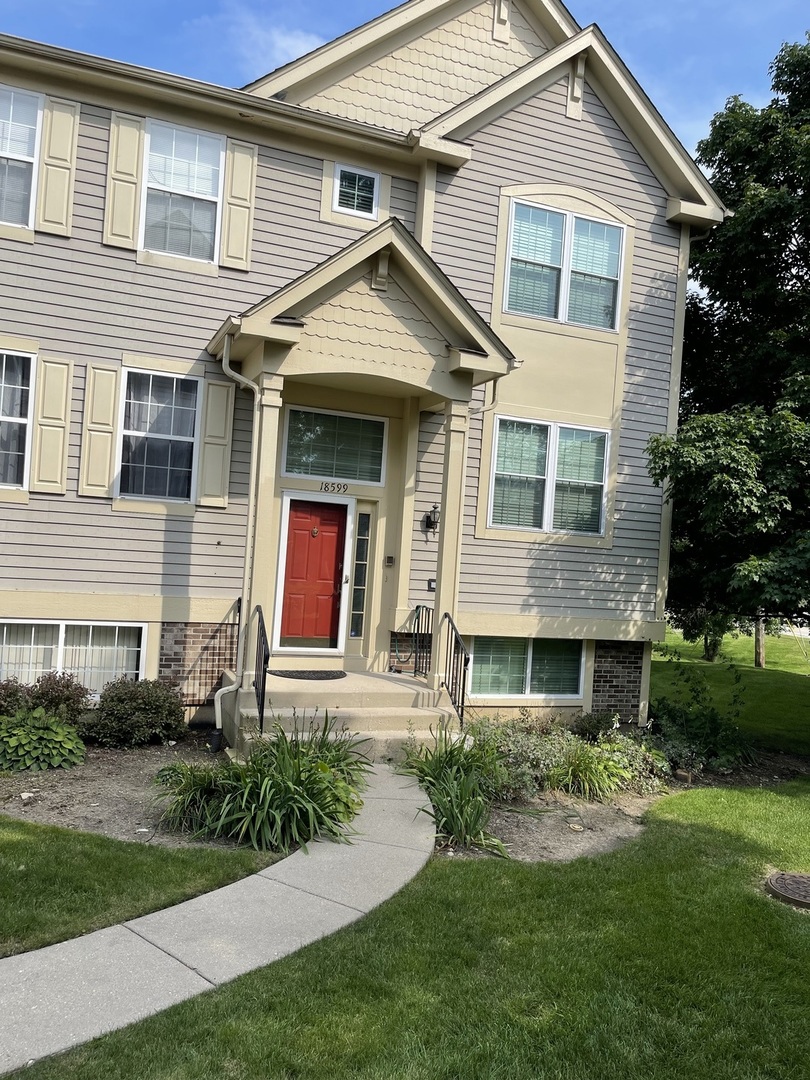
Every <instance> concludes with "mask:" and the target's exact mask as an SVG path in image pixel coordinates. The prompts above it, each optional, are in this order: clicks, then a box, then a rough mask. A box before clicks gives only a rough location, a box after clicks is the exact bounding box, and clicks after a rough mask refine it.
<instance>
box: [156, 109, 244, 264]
mask: <svg viewBox="0 0 810 1080" xmlns="http://www.w3.org/2000/svg"><path fill="white" fill-rule="evenodd" d="M224 166H225V140H224V139H223V138H221V137H220V136H218V135H208V134H206V133H205V132H202V131H193V130H190V129H188V128H182V127H175V126H172V125H170V124H162V123H159V122H158V121H156V120H152V121H150V122H149V125H148V130H147V139H146V168H145V170H144V172H145V176H146V183H145V184H144V198H145V206H144V213H143V215H142V217H143V235H142V237H141V246H142V247H143V248H145V249H146V250H147V251H157V252H163V253H165V254H169V255H181V256H185V257H186V258H189V259H199V260H202V261H204V262H213V261H214V254H215V252H216V250H217V244H218V241H219V228H220V211H221V203H222V181H223V175H224Z"/></svg>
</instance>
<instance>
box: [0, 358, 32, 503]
mask: <svg viewBox="0 0 810 1080" xmlns="http://www.w3.org/2000/svg"><path fill="white" fill-rule="evenodd" d="M32 365H33V358H32V357H31V356H20V355H17V354H16V353H3V352H0V487H19V488H21V487H25V483H26V472H27V463H28V446H29V434H28V433H29V430H30V426H31V404H32V395H31V368H32Z"/></svg>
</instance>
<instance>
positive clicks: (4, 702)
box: [0, 675, 31, 716]
mask: <svg viewBox="0 0 810 1080" xmlns="http://www.w3.org/2000/svg"><path fill="white" fill-rule="evenodd" d="M30 708H31V687H30V686H25V685H24V684H23V683H21V682H20V681H19V680H18V679H15V678H14V676H13V675H12V676H11V678H9V679H2V680H0V716H14V715H16V714H17V713H18V712H20V710H21V709H30Z"/></svg>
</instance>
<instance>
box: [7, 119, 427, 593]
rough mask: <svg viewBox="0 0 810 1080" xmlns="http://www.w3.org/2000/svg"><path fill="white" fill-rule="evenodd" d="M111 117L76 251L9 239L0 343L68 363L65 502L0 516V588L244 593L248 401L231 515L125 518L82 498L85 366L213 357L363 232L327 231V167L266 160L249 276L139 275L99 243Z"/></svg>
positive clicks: (91, 159) (279, 155) (82, 180)
mask: <svg viewBox="0 0 810 1080" xmlns="http://www.w3.org/2000/svg"><path fill="white" fill-rule="evenodd" d="M109 132H110V113H109V111H108V110H106V109H103V108H100V107H96V106H92V105H91V106H88V105H83V107H82V113H81V123H80V129H79V144H78V170H77V176H76V187H75V197H74V208H73V233H72V236H71V237H70V238H69V239H63V238H57V237H52V236H47V235H45V234H41V233H38V234H37V235H36V242H35V243H34V244H33V245H29V244H22V243H14V242H11V241H4V240H0V282H1V283H2V284H1V286H0V333H3V334H8V335H14V336H20V337H25V338H33V339H35V340H37V341H38V342H39V344H40V349H41V351H42V352H43V353H50V354H52V355H55V356H60V357H65V358H70V359H72V360H73V361H74V381H73V400H72V415H71V427H70V436H69V459H68V475H67V494H66V495H64V496H59V497H52V496H44V495H37V494H31V496H30V501H29V504H28V505H27V506H25V505H20V504H8V503H3V504H0V510H1V511H2V518H3V525H2V529H1V530H0V535H2V543H3V559H2V560H0V590H2V589H11V588H19V589H30V590H40V591H52V590H54V589H56V588H58V589H59V590H61V591H64V592H66V593H70V592H101V593H108V594H118V593H126V594H143V593H154V592H159V593H161V594H163V595H179V596H183V595H193V596H199V597H222V598H223V599H224V598H228V599H232V598H235V597H236V596H237V595H238V594H239V593H240V591H241V585H242V569H243V554H244V540H245V525H246V508H247V496H248V482H249V455H250V439H251V416H252V411H251V410H252V399H251V398H250V396H249V395H247V394H246V393H245V392H243V391H238V392H237V394H236V400H237V406H236V418H235V427H234V438H233V451H232V458H231V478H230V493H229V501H228V506H227V508H226V509H217V508H197V509H196V512H195V514H194V516H193V517H171V516H168V517H167V516H165V515H162V514H157V513H155V514H143V513H126V512H123V511H119V510H115V511H114V510H113V509H112V502H111V500H110V499H94V498H86V497H79V496H78V495H77V488H78V477H79V462H80V453H81V445H80V444H81V431H82V421H83V410H84V391H85V383H86V372H87V365H88V364H90V363H107V364H109V363H115V362H116V361H119V362H120V360H121V358H122V353H124V352H129V353H140V354H143V355H146V356H152V357H165V358H167V359H174V360H176V359H182V360H198V359H206V360H208V361H209V367H210V369H211V371H212V372H217V373H219V374H220V375H221V367H220V365H219V364H218V363H217V362H215V361H214V360H211V359H210V358H208V357H207V354H206V353H205V351H204V350H205V345H206V343H207V342H208V341H209V340H210V338H211V336H212V334H213V333H214V332H215V331H216V329H217V328H218V327H219V326H220V325H221V323H222V322H223V320H224V319H225V318H226V317H227V315H229V314H231V313H239V312H241V311H244V310H245V309H246V308H248V307H249V306H251V305H252V304H254V303H256V302H257V301H259V300H261V299H263V298H264V297H265V296H267V295H268V294H269V293H271V292H273V291H275V290H276V289H278V288H279V287H280V286H282V285H285V284H287V283H288V282H289V281H291V280H293V279H294V278H296V277H298V276H299V275H300V274H302V273H304V272H305V271H307V270H309V269H311V268H312V267H313V266H314V265H316V264H318V263H320V262H322V261H323V260H325V259H327V258H329V257H330V256H331V255H333V254H335V252H337V251H339V250H340V249H342V248H343V247H345V246H346V245H347V244H349V243H351V242H352V241H353V240H355V239H357V237H358V236H359V235H361V234H360V233H359V232H358V231H357V230H356V229H353V228H345V227H342V226H338V225H334V224H331V223H328V222H323V221H321V220H320V201H321V184H322V174H323V164H322V161H321V159H320V158H315V157H312V156H307V155H304V154H297V153H293V152H291V151H286V150H280V149H277V148H273V147H269V146H261V147H260V149H259V161H258V178H257V195H256V208H255V226H254V236H253V248H252V267H251V271H250V273H248V274H244V273H240V272H239V271H234V270H228V269H224V268H221V267H220V268H219V274H218V276H217V277H210V276H205V275H202V274H197V273H194V271H193V267H190V268H189V272H187V273H183V272H178V271H177V270H174V269H163V268H157V267H150V266H146V265H140V264H138V263H137V261H136V253H135V252H134V251H129V250H123V249H120V248H114V247H106V246H104V245H103V244H102V242H101V238H102V229H103V215H104V198H105V188H106V171H107V154H108V145H109ZM415 205H416V185H415V184H414V183H412V182H410V181H407V180H402V179H398V178H394V180H393V183H392V212H396V214H397V216H398V217H400V218H401V220H403V221H404V223H405V224H406V225H407V226H408V227H409V228H413V221H414V213H415Z"/></svg>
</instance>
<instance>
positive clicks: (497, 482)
mask: <svg viewBox="0 0 810 1080" xmlns="http://www.w3.org/2000/svg"><path fill="white" fill-rule="evenodd" d="M607 440H608V436H607V432H605V431H591V430H589V429H587V428H575V427H568V426H564V425H561V424H543V423H538V422H536V421H533V420H518V419H512V418H509V417H499V418H498V421H497V428H496V436H495V467H494V476H493V484H492V498H491V508H490V524H491V525H493V526H500V527H501V528H506V529H537V530H540V531H545V532H566V533H585V534H591V535H599V534H601V533H602V532H603V531H604V501H605V470H606V465H607Z"/></svg>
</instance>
